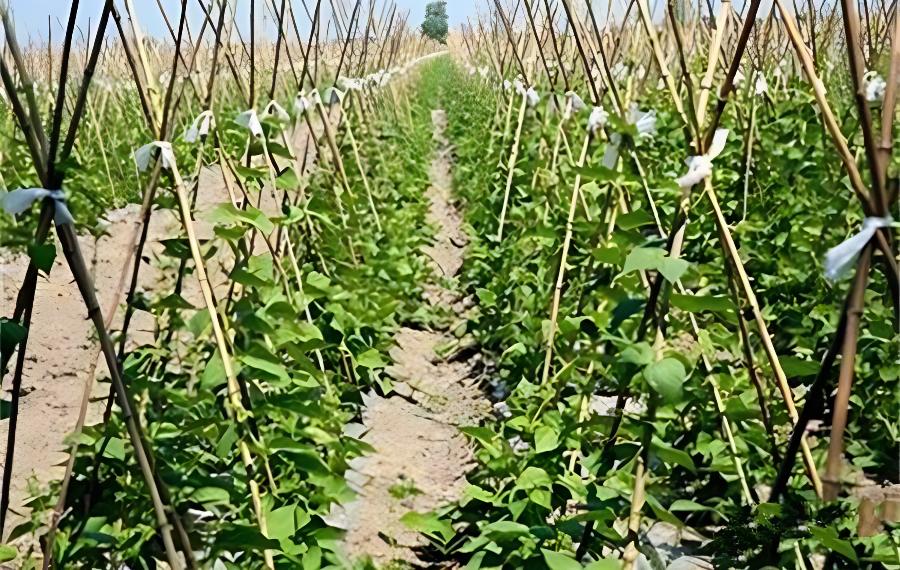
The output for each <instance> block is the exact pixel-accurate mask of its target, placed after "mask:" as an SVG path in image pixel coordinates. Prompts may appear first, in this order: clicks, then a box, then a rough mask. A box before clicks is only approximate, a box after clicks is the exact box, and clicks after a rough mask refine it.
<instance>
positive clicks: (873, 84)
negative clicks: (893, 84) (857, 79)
mask: <svg viewBox="0 0 900 570" xmlns="http://www.w3.org/2000/svg"><path fill="white" fill-rule="evenodd" d="M863 88H864V89H865V91H866V101H868V102H869V103H877V102H879V101H883V100H884V92H885V90H887V81H885V80H884V78H883V77H881V76H880V75H878V72H877V71H867V72H866V73H865V74H864V75H863Z"/></svg>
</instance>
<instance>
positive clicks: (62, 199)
mask: <svg viewBox="0 0 900 570" xmlns="http://www.w3.org/2000/svg"><path fill="white" fill-rule="evenodd" d="M44 198H51V199H52V200H53V212H54V213H53V221H54V222H56V225H57V226H61V225H64V224H74V223H75V220H74V219H73V218H72V212H70V211H69V207H68V206H66V194H65V192H63V191H62V190H47V189H46V188H19V189H18V190H13V191H12V192H8V193H6V194H3V196H0V207H2V208H3V210H4V211H5V212H6V213H7V214H10V215H12V216H15V215H18V214H21V213H22V212H24V211H25V210H27V209H29V208H31V205H32V204H34V203H35V202H37V201H38V200H43V199H44Z"/></svg>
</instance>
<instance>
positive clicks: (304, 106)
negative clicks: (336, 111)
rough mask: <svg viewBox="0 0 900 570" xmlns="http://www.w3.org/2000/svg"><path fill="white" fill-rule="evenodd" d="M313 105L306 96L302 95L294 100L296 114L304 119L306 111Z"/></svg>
mask: <svg viewBox="0 0 900 570" xmlns="http://www.w3.org/2000/svg"><path fill="white" fill-rule="evenodd" d="M311 106H312V103H310V102H309V99H307V98H306V96H305V95H303V94H302V93H300V94H299V95H297V97H295V98H294V113H295V114H296V115H297V116H298V117H302V116H303V114H304V113H306V111H308V110H309V109H310V107H311Z"/></svg>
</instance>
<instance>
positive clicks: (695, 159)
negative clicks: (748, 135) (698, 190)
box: [675, 129, 728, 188]
mask: <svg viewBox="0 0 900 570" xmlns="http://www.w3.org/2000/svg"><path fill="white" fill-rule="evenodd" d="M726 140H728V129H716V134H714V135H713V140H712V144H711V145H709V150H707V151H706V154H703V155H700V156H692V157H690V158H689V159H687V166H688V171H687V174H685V175H684V176H681V177H679V178H676V179H675V182H677V183H678V186H680V187H681V188H690V187H692V186H694V185H695V184H697V183H699V182H700V181H701V180H703V179H704V178H706V177H707V176H709V175H711V174H712V161H713V160H715V158H716V157H717V156H719V155H720V154H722V151H723V150H725V141H726Z"/></svg>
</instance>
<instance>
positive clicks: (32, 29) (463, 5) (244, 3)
mask: <svg viewBox="0 0 900 570" xmlns="http://www.w3.org/2000/svg"><path fill="white" fill-rule="evenodd" d="M8 1H9V6H10V8H11V11H12V14H13V19H14V21H15V23H16V27H17V32H18V34H19V37H20V39H21V40H22V41H25V42H27V39H28V38H31V39H32V40H35V41H42V40H45V39H46V37H47V17H48V16H49V17H50V21H51V26H52V32H51V33H52V35H53V37H54V39H57V38H62V35H63V30H64V28H65V23H66V20H67V18H68V15H69V6H70V2H67V1H66V0H8ZM250 1H251V0H237V5H238V20H239V21H241V20H242V21H247V20H249V6H250ZM488 1H489V0H488ZM133 2H134V5H135V7H136V9H137V11H138V14H139V18H140V19H141V25H142V26H143V28H144V29H145V31H147V32H148V33H152V34H154V35H165V34H167V32H166V28H165V23H164V22H163V19H162V17H161V16H160V14H159V9H158V8H157V6H156V0H133ZM161 3H162V5H163V6H164V7H165V8H166V11H167V16H168V17H169V19H170V20H171V21H173V25H175V22H174V21H176V20H177V18H178V15H179V10H180V5H181V2H180V1H179V0H162V2H161ZM292 3H293V5H294V9H295V11H297V12H300V13H302V12H303V4H302V3H301V2H300V0H292ZM381 3H382V2H381V1H379V2H378V4H379V6H380V5H381ZM396 3H397V5H398V7H399V8H400V9H402V10H410V16H409V22H410V23H411V24H412V25H414V26H418V25H419V24H421V23H422V18H423V16H424V14H425V4H427V3H428V1H427V0H396ZM277 4H279V5H280V2H277ZM306 4H307V6H309V9H310V11H312V9H313V6H315V0H306ZM348 4H350V5H351V6H352V4H351V3H350V2H346V1H345V6H346V5H348ZM366 4H368V2H364V3H363V5H364V6H365V5H366ZM118 5H119V6H120V7H121V6H124V3H123V2H118ZM265 5H271V3H270V2H269V1H268V0H264V1H263V0H257V17H258V18H260V17H261V16H260V14H259V13H260V12H261V11H263V10H262V6H265ZM102 6H103V0H81V4H80V7H79V10H78V13H79V25H80V26H81V28H82V30H84V32H85V33H86V31H87V24H88V18H90V19H91V22H92V23H94V22H96V21H97V19H98V18H99V15H100V9H101V7H102ZM322 6H323V10H324V7H325V6H330V3H329V1H328V0H322ZM475 6H476V0H449V1H448V2H447V15H448V16H449V18H450V25H451V26H456V25H459V24H460V23H463V22H465V21H466V18H467V17H472V16H474V15H475V13H476V9H475ZM481 6H482V9H483V8H484V6H486V3H485V0H481ZM188 7H189V12H188V13H189V14H190V17H191V20H190V21H191V22H194V21H200V18H201V15H202V12H201V11H200V8H199V7H198V4H197V0H188ZM325 13H326V12H324V11H323V14H325ZM266 17H267V18H268V15H267V14H266ZM301 20H302V18H301ZM192 29H194V27H193V25H192Z"/></svg>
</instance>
